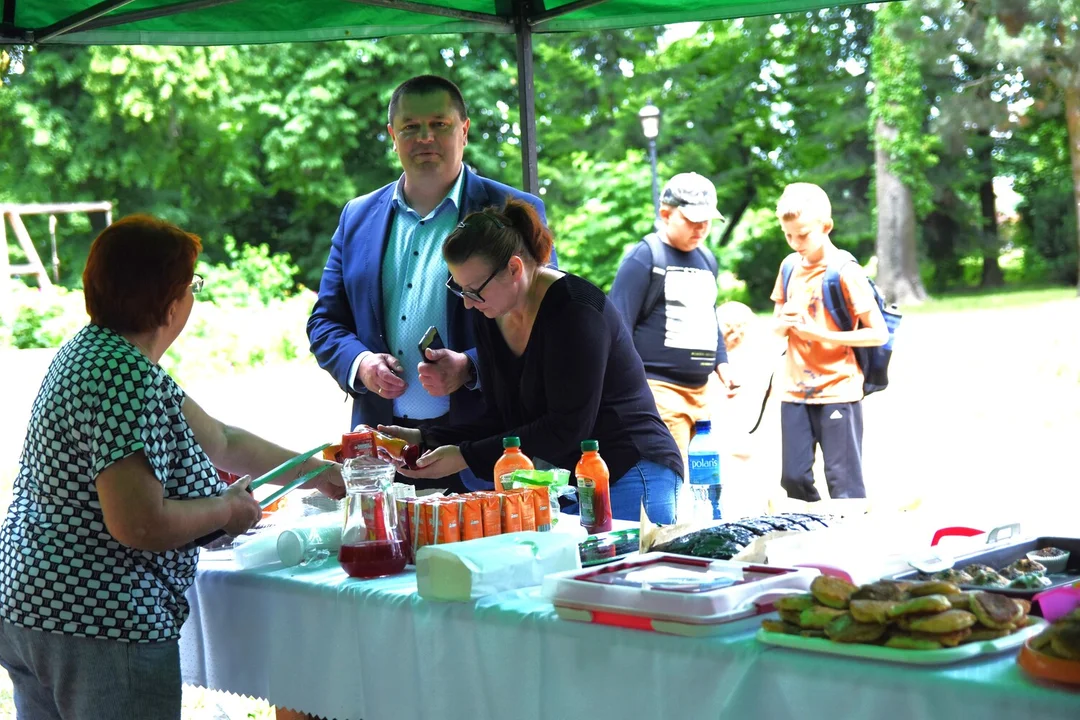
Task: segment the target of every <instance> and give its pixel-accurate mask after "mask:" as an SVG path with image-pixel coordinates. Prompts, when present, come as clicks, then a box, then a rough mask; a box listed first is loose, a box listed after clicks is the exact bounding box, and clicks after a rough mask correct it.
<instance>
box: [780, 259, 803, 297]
mask: <svg viewBox="0 0 1080 720" xmlns="http://www.w3.org/2000/svg"><path fill="white" fill-rule="evenodd" d="M798 261H799V256H798V255H788V256H787V257H786V258H784V262H783V263H782V264H781V265H780V278H781V283H780V284H781V287H782V288H783V290H784V302H787V289H788V283H789V282H791V274H792V273H794V272H795V263H797V262H798Z"/></svg>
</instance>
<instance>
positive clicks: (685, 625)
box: [544, 552, 820, 635]
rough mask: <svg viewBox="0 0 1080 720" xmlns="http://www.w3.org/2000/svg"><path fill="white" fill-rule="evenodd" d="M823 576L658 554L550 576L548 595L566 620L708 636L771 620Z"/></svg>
mask: <svg viewBox="0 0 1080 720" xmlns="http://www.w3.org/2000/svg"><path fill="white" fill-rule="evenodd" d="M819 574H820V573H819V572H818V571H817V570H816V569H811V568H785V567H775V566H765V565H753V564H750V563H742V562H735V561H733V560H708V559H702V558H692V557H687V556H684V555H672V554H669V553H659V552H657V553H646V554H645V555H640V556H637V557H634V558H630V559H627V560H624V561H622V562H615V563H611V564H609V565H604V566H600V567H596V568H590V569H587V570H576V571H572V572H565V573H559V574H557V575H552V576H549V577H548V578H547V579H545V581H544V595H545V596H546V597H548V598H550V599H551V601H552V604H554V605H555V609H556V610H557V611H558V612H559V615H560V617H563V618H565V619H569V620H580V621H584V622H594V623H599V624H604V625H615V626H619V627H630V628H636V629H640V630H653V631H656V632H665V633H672V634H677V635H710V634H715V633H717V632H719V631H720V630H719V627H720V626H722V625H723V624H724V623H729V622H731V621H733V620H739V619H742V618H746V617H751V616H754V615H758V614H761V613H765V612H771V611H772V610H773V606H772V603H773V602H774V601H775V600H776V599H777V598H778V597H781V596H783V595H789V594H795V593H803V592H808V591H809V589H810V583H811V582H813V580H814V578H815V577H817V576H818V575H819Z"/></svg>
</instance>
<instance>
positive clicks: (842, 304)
mask: <svg viewBox="0 0 1080 720" xmlns="http://www.w3.org/2000/svg"><path fill="white" fill-rule="evenodd" d="M848 263H856V264H858V261H857V260H855V256H854V255H852V254H851V253H849V252H847V251H846V250H841V251H839V252H838V253H837V254H836V260H835V261H834V262H831V263H829V265H828V267H826V268H825V279H824V281H823V282H822V287H821V295H822V298H821V299H822V301H824V303H825V311H826V312H828V313H829V315H830V316H831V317H832V319H833V321H834V322H835V323H836V325H837V327H839V328H840V329H841V330H844V331H847V330H854V329H855V320H854V318H852V317H851V310H850V308H849V307H848V304H847V299H846V298H845V297H844V287H843V283H842V282H841V280H840V271H841V270H842V269H843V268H844V266H845V265H847V264H848Z"/></svg>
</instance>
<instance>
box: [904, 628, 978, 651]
mask: <svg viewBox="0 0 1080 720" xmlns="http://www.w3.org/2000/svg"><path fill="white" fill-rule="evenodd" d="M911 637H913V638H916V639H917V640H933V641H934V642H938V643H941V644H942V645H944V646H945V647H956V646H957V645H959V644H960V643H962V642H964V641H965V640H967V639H968V638H969V637H971V628H964V629H963V630H957V631H956V632H951V633H922V632H913V633H911Z"/></svg>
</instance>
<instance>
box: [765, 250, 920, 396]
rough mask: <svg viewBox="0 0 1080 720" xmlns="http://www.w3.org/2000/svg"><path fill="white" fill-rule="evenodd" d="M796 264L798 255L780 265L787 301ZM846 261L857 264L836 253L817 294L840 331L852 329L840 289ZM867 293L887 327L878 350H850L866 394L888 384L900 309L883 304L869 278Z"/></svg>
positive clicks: (790, 257) (791, 256)
mask: <svg viewBox="0 0 1080 720" xmlns="http://www.w3.org/2000/svg"><path fill="white" fill-rule="evenodd" d="M798 261H799V257H798V255H789V256H788V257H787V258H786V259H785V260H784V264H783V265H781V266H780V273H781V277H782V278H783V283H784V299H785V300H786V299H787V287H788V281H790V280H791V274H792V273H793V272H794V271H795V263H797V262H798ZM849 262H857V261H856V260H855V257H854V256H853V255H852V254H851V253H849V252H847V251H844V250H841V251H839V252H838V253H837V259H836V260H835V261H834V262H831V263H829V265H828V267H826V268H825V279H824V280H823V281H822V287H821V295H822V300H823V301H824V303H825V311H826V312H827V313H829V317H831V318H832V319H833V322H835V323H836V326H837V327H839V328H840V329H841V330H845V331H846V330H854V329H855V322H854V320H853V319H852V317H851V312H850V310H849V309H848V304H847V300H846V299H845V298H844V289H843V287H842V285H841V283H840V270H841V268H843V267H844V265H846V264H848V263H849ZM866 281H867V282H868V283H870V290H871V292H873V293H874V300H875V301H877V305H878V309H879V310H881V316H882V317H883V318H885V325H886V326H887V327H888V328H889V341H888V342H886V343H885V344H884V345H880V346H878V347H853V348H851V349H852V350H853V351H855V361H856V362H857V363H858V364H859V369H860V370H862V374H863V394H864V395H870V394H871V393H875V392H877V391H878V390H884V389H885V388H886V387H888V385H889V360H891V359H892V352H893V341H894V340H895V338H896V331H897V329H898V328H899V327H900V320H901V319H902V317H903V315H902V313H901V312H900V308H899V307H897V306H896V305H895V304H893V305H887V304H886V303H885V298H884V297H882V296H881V291H879V290H878V288H877V285H875V284H874V281H873V280H871V279H870V278H866Z"/></svg>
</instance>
